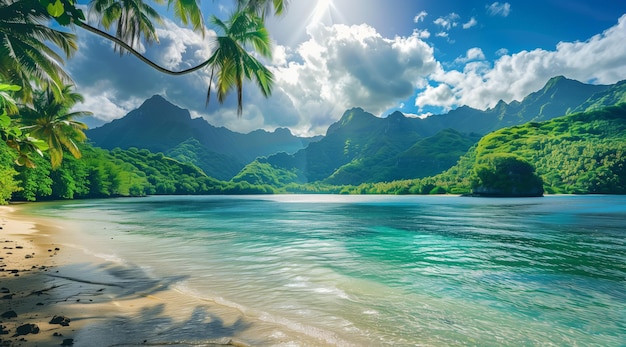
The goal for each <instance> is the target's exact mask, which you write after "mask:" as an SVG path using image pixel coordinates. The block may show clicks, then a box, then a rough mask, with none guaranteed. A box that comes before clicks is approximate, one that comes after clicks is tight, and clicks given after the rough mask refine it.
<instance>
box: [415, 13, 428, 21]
mask: <svg viewBox="0 0 626 347" xmlns="http://www.w3.org/2000/svg"><path fill="white" fill-rule="evenodd" d="M426 16H428V12H426V11H422V12H420V13H418V14H417V15H415V18H413V22H415V23H419V22H423V21H424V18H426Z"/></svg>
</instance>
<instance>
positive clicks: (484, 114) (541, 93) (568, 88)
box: [420, 76, 615, 136]
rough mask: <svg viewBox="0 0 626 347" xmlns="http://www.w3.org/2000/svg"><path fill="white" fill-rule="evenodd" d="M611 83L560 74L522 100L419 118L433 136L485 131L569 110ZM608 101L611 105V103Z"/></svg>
mask: <svg viewBox="0 0 626 347" xmlns="http://www.w3.org/2000/svg"><path fill="white" fill-rule="evenodd" d="M609 88H610V86H606V85H592V84H585V83H581V82H579V81H575V80H571V79H567V78H565V77H563V76H558V77H553V78H551V79H550V80H549V81H548V82H547V83H546V85H545V86H544V87H543V88H541V89H540V90H538V91H536V92H534V93H531V94H529V95H528V96H526V97H525V98H524V99H523V100H522V101H512V102H510V103H508V104H507V103H505V102H504V101H500V102H499V103H498V104H497V105H496V106H495V107H493V108H490V109H488V110H485V111H481V110H477V109H474V108H471V107H468V106H463V107H459V108H457V109H455V110H452V111H450V112H448V113H446V114H442V115H434V116H431V117H428V118H425V119H423V120H420V121H421V122H422V123H423V124H422V127H423V128H424V129H425V131H424V132H423V134H424V135H429V136H432V135H434V134H435V133H437V132H439V131H441V130H443V129H448V128H450V129H455V130H457V131H459V132H462V133H470V132H474V133H478V134H483V135H484V134H487V133H489V132H491V131H494V130H498V129H501V128H504V127H507V126H512V125H517V124H524V123H527V122H537V121H543V120H549V119H552V118H555V117H560V116H563V115H565V114H569V113H572V112H573V111H574V110H575V109H576V108H577V107H579V106H580V105H581V104H582V103H584V102H587V101H588V100H590V99H591V100H597V99H598V98H599V97H600V95H603V93H604V92H606V90H607V89H609ZM614 104H615V103H613V104H610V105H614Z"/></svg>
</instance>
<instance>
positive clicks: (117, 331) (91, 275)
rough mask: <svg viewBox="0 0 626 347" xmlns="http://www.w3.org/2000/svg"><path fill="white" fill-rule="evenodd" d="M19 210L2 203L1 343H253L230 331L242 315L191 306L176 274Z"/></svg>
mask: <svg viewBox="0 0 626 347" xmlns="http://www.w3.org/2000/svg"><path fill="white" fill-rule="evenodd" d="M19 210H20V207H19V206H0V227H1V229H0V248H1V253H0V315H1V317H0V326H1V329H0V346H39V347H46V346H59V345H61V346H136V345H142V346H143V345H147V346H158V345H175V346H186V345H190V346H191V345H198V343H200V342H201V345H203V346H213V345H215V346H221V345H235V346H237V345H239V346H246V345H248V343H245V342H242V341H237V339H236V338H233V337H232V336H231V335H232V333H233V332H235V331H237V330H238V329H245V327H246V326H247V324H246V322H245V320H244V319H243V318H242V317H241V314H238V313H237V312H220V310H222V311H223V308H221V307H217V306H218V305H214V304H212V303H210V302H198V303H196V304H192V305H189V301H190V300H193V299H191V298H189V297H188V296H185V295H182V294H181V293H179V292H177V291H176V290H173V289H171V288H170V285H171V284H172V283H174V282H176V281H177V280H178V279H177V278H175V277H173V278H169V279H163V278H162V279H153V278H149V277H148V276H146V275H145V274H144V273H143V272H142V271H141V270H140V269H136V268H133V267H132V266H121V265H120V264H116V263H114V262H109V261H106V260H103V259H101V258H99V257H96V256H93V255H89V254H86V253H85V252H82V251H80V250H79V249H77V248H75V247H74V245H75V243H74V242H73V240H71V238H72V237H76V235H74V234H72V233H71V232H69V230H66V229H65V228H64V227H63V226H62V225H57V224H56V223H54V221H50V220H43V219H34V218H33V217H31V216H24V215H22V214H20V213H19ZM68 238H69V239H68ZM182 302H184V303H185V305H180V303H182ZM216 314H219V318H217V316H216ZM229 317H230V319H229ZM164 332H167V334H166V335H167V336H168V337H167V339H166V340H163V339H162V338H161V337H160V336H161V335H163V333H164ZM173 337H177V338H173Z"/></svg>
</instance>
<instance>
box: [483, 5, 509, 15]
mask: <svg viewBox="0 0 626 347" xmlns="http://www.w3.org/2000/svg"><path fill="white" fill-rule="evenodd" d="M487 13H488V14H489V15H491V16H502V17H507V16H508V15H509V14H510V13H511V4H509V3H508V2H505V3H502V4H501V3H499V2H494V3H493V4H491V5H487Z"/></svg>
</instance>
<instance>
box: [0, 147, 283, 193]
mask: <svg viewBox="0 0 626 347" xmlns="http://www.w3.org/2000/svg"><path fill="white" fill-rule="evenodd" d="M81 152H82V153H83V156H82V158H81V159H75V158H73V157H67V158H65V159H64V160H63V163H62V164H61V166H60V167H58V168H56V169H52V167H51V165H50V162H49V159H48V158H45V157H34V162H35V165H36V166H35V167H34V168H28V167H25V166H15V165H14V161H15V159H16V154H15V152H14V151H12V150H11V149H10V148H8V147H7V146H6V144H5V143H4V142H0V203H3V202H6V201H7V200H8V199H11V200H13V201H20V200H23V201H36V200H37V201H39V200H55V199H83V198H106V197H119V196H145V195H152V194H259V193H273V191H274V190H273V189H272V188H270V187H267V186H255V185H250V184H248V183H234V182H224V181H219V180H216V179H214V178H211V177H209V176H207V175H206V174H205V173H204V172H202V170H200V169H199V168H198V167H196V166H194V165H192V164H188V163H181V162H179V161H177V160H174V159H172V158H168V157H166V156H164V155H163V154H162V153H156V154H155V153H152V152H150V151H148V150H146V149H142V150H139V149H136V148H131V149H128V150H121V149H119V148H118V149H114V150H112V151H107V150H104V149H100V148H95V147H92V146H89V145H82V146H81Z"/></svg>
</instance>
